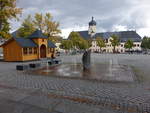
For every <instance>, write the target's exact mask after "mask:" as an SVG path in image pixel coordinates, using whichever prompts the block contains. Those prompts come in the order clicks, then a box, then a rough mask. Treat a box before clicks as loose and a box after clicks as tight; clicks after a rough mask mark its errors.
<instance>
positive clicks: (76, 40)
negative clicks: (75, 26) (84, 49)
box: [69, 32, 81, 49]
mask: <svg viewBox="0 0 150 113" xmlns="http://www.w3.org/2000/svg"><path fill="white" fill-rule="evenodd" d="M69 39H70V40H71V41H72V43H73V47H74V48H75V49H79V48H80V44H81V36H80V34H79V33H77V32H71V33H70V35H69Z"/></svg>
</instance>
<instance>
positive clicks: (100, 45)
mask: <svg viewBox="0 0 150 113" xmlns="http://www.w3.org/2000/svg"><path fill="white" fill-rule="evenodd" d="M96 42H97V45H98V46H99V47H100V49H101V48H102V47H106V45H105V41H104V40H103V39H102V38H101V37H97V38H96Z"/></svg>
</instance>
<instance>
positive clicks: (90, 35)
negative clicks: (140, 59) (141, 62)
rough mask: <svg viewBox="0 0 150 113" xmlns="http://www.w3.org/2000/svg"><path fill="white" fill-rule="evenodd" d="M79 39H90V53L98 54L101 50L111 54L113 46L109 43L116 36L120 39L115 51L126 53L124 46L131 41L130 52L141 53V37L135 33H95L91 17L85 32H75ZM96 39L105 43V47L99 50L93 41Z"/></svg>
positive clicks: (94, 25) (94, 22)
mask: <svg viewBox="0 0 150 113" xmlns="http://www.w3.org/2000/svg"><path fill="white" fill-rule="evenodd" d="M77 32H78V33H79V34H80V35H81V37H83V38H84V39H85V40H89V39H92V40H93V41H92V46H91V47H90V49H91V51H92V52H100V51H101V50H102V51H104V52H108V53H112V52H113V46H112V44H111V42H110V40H111V36H112V35H116V36H118V37H119V39H120V45H119V46H117V47H116V51H117V52H120V53H124V52H125V51H126V49H125V47H124V45H125V43H126V41H127V40H132V41H133V43H134V47H133V48H132V51H141V42H142V40H141V37H140V36H139V35H138V34H137V33H136V31H120V32H101V33H97V31H96V21H95V20H94V18H93V17H92V20H91V21H90V22H89V28H88V30H87V31H77ZM96 37H101V38H103V39H104V41H105V42H106V47H103V48H102V49H101V50H100V47H99V46H98V45H97V42H96V40H95V38H96Z"/></svg>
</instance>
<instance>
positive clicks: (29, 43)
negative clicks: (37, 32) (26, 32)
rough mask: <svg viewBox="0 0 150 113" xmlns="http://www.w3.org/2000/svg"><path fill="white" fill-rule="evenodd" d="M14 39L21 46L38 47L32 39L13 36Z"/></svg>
mask: <svg viewBox="0 0 150 113" xmlns="http://www.w3.org/2000/svg"><path fill="white" fill-rule="evenodd" d="M14 40H15V41H16V42H17V43H18V44H19V45H20V46H21V47H38V45H37V44H36V43H35V42H34V41H32V40H31V39H27V38H26V39H25V38H14Z"/></svg>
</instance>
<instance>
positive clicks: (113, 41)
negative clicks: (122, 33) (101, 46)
mask: <svg viewBox="0 0 150 113" xmlns="http://www.w3.org/2000/svg"><path fill="white" fill-rule="evenodd" d="M111 38H112V39H111V40H110V42H111V44H112V46H113V53H115V52H116V46H118V45H119V44H120V40H119V37H118V36H117V35H112V36H111Z"/></svg>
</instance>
